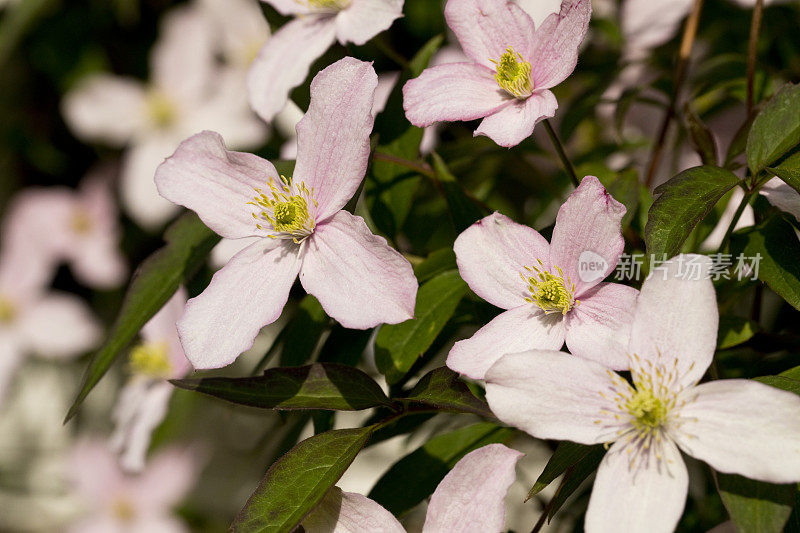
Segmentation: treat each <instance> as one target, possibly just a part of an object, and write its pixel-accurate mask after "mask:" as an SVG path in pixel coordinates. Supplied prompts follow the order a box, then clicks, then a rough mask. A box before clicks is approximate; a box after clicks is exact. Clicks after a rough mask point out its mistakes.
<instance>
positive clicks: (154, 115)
mask: <svg viewBox="0 0 800 533" xmlns="http://www.w3.org/2000/svg"><path fill="white" fill-rule="evenodd" d="M145 105H146V106H147V116H148V118H149V119H150V121H151V122H152V123H153V125H154V126H155V127H156V128H158V129H165V128H168V127H169V126H171V125H172V124H174V123H175V120H176V119H177V118H178V110H177V109H176V108H175V104H174V103H173V102H172V100H170V99H169V98H168V97H167V96H166V95H165V94H164V93H162V92H160V91H157V90H153V91H150V92H149V93H148V94H147V100H146V104H145Z"/></svg>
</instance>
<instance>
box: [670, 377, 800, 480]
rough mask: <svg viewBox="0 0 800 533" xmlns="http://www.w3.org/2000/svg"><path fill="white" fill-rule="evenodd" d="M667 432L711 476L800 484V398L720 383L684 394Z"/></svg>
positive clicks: (749, 384) (747, 384) (752, 385)
mask: <svg viewBox="0 0 800 533" xmlns="http://www.w3.org/2000/svg"><path fill="white" fill-rule="evenodd" d="M683 394H684V396H683V398H685V399H686V402H687V403H686V405H685V406H684V407H683V408H682V409H681V410H680V418H679V419H678V420H679V423H680V425H677V426H676V428H675V430H674V431H672V432H671V434H672V435H673V438H674V439H675V440H676V441H677V443H678V445H679V446H680V447H681V448H682V449H683V451H685V452H686V453H688V454H689V455H691V456H692V457H695V458H697V459H701V460H703V461H705V462H707V463H708V464H710V465H711V466H712V467H713V468H714V469H715V470H718V471H720V472H726V473H733V474H741V475H743V476H746V477H749V478H751V479H758V480H761V481H767V482H769V483H794V482H797V481H800V424H799V423H798V420H800V397H798V396H797V395H795V394H792V393H791V392H786V391H782V390H779V389H775V388H773V387H770V386H768V385H764V384H763V383H757V382H755V381H749V380H744V379H724V380H720V381H711V382H709V383H703V384H702V385H698V386H697V387H694V388H691V389H687V390H686V391H685V392H684V393H683Z"/></svg>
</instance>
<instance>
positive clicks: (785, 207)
mask: <svg viewBox="0 0 800 533" xmlns="http://www.w3.org/2000/svg"><path fill="white" fill-rule="evenodd" d="M761 194H763V195H764V197H765V198H766V199H767V200H768V201H769V203H771V204H772V205H774V206H775V207H777V208H778V209H780V210H781V211H786V212H787V213H789V214H790V215H792V216H793V217H794V218H796V219H797V220H798V221H800V193H798V192H797V191H796V190H794V189H793V188H791V187H790V186H789V185H787V184H786V183H785V182H784V181H783V180H782V179H780V178H772V179H771V180H769V181H768V182H767V183H765V184H764V186H763V187H761Z"/></svg>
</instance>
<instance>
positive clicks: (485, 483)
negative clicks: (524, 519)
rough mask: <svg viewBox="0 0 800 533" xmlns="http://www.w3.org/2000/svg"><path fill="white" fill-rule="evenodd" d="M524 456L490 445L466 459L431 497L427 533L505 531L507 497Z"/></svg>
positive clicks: (459, 463)
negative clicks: (516, 467) (517, 467)
mask: <svg viewBox="0 0 800 533" xmlns="http://www.w3.org/2000/svg"><path fill="white" fill-rule="evenodd" d="M523 455H524V454H522V453H520V452H518V451H516V450H512V449H511V448H507V447H505V446H503V445H502V444H489V445H488V446H484V447H482V448H478V449H477V450H474V451H471V452H470V453H468V454H467V455H465V456H464V457H462V458H461V460H460V461H458V462H457V463H456V465H455V466H454V467H453V469H452V470H451V471H450V472H449V473H448V474H447V475H446V476H445V477H444V479H442V481H441V483H439V486H438V487H436V491H434V493H433V496H431V501H430V503H429V504H428V514H427V516H426V518H425V526H424V527H423V529H422V531H423V533H437V532H440V531H502V530H503V529H504V526H505V521H506V502H505V499H506V494H507V493H508V488H509V487H510V486H511V484H512V483H514V480H515V479H516V473H515V471H514V467H515V466H516V464H517V461H519V460H520V458H521V457H522V456H523Z"/></svg>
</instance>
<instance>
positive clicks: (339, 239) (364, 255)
mask: <svg viewBox="0 0 800 533" xmlns="http://www.w3.org/2000/svg"><path fill="white" fill-rule="evenodd" d="M305 246H306V249H305V257H304V259H303V268H302V270H301V271H300V282H301V283H302V284H303V288H305V290H306V291H307V292H308V293H309V294H313V295H314V296H316V297H317V299H318V300H319V302H320V304H322V308H323V309H325V312H326V313H328V315H329V316H330V317H332V318H335V319H336V320H338V321H339V323H341V324H342V325H343V326H344V327H346V328H352V329H368V328H372V327H375V326H377V325H378V324H397V323H399V322H403V321H405V320H408V319H410V318H412V317H413V316H414V304H415V302H416V297H417V278H415V277H414V272H413V270H412V268H411V264H409V262H408V261H407V260H406V259H405V258H404V257H403V256H402V255H400V253H399V252H398V251H397V250H395V249H394V248H392V247H390V246H389V245H388V244H386V239H384V238H383V237H378V236H376V235H373V234H372V232H370V230H369V228H368V227H367V224H366V222H364V219H363V218H361V217H357V216H354V215H351V214H350V213H348V212H347V211H339V212H338V213H336V214H335V215H334V216H333V217H332V218H330V219H329V220H328V221H327V222H325V223H324V224H322V225H320V226H317V229H316V231H315V232H314V234H313V235H312V236H311V237H309V238H308V240H307V241H306V244H305Z"/></svg>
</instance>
